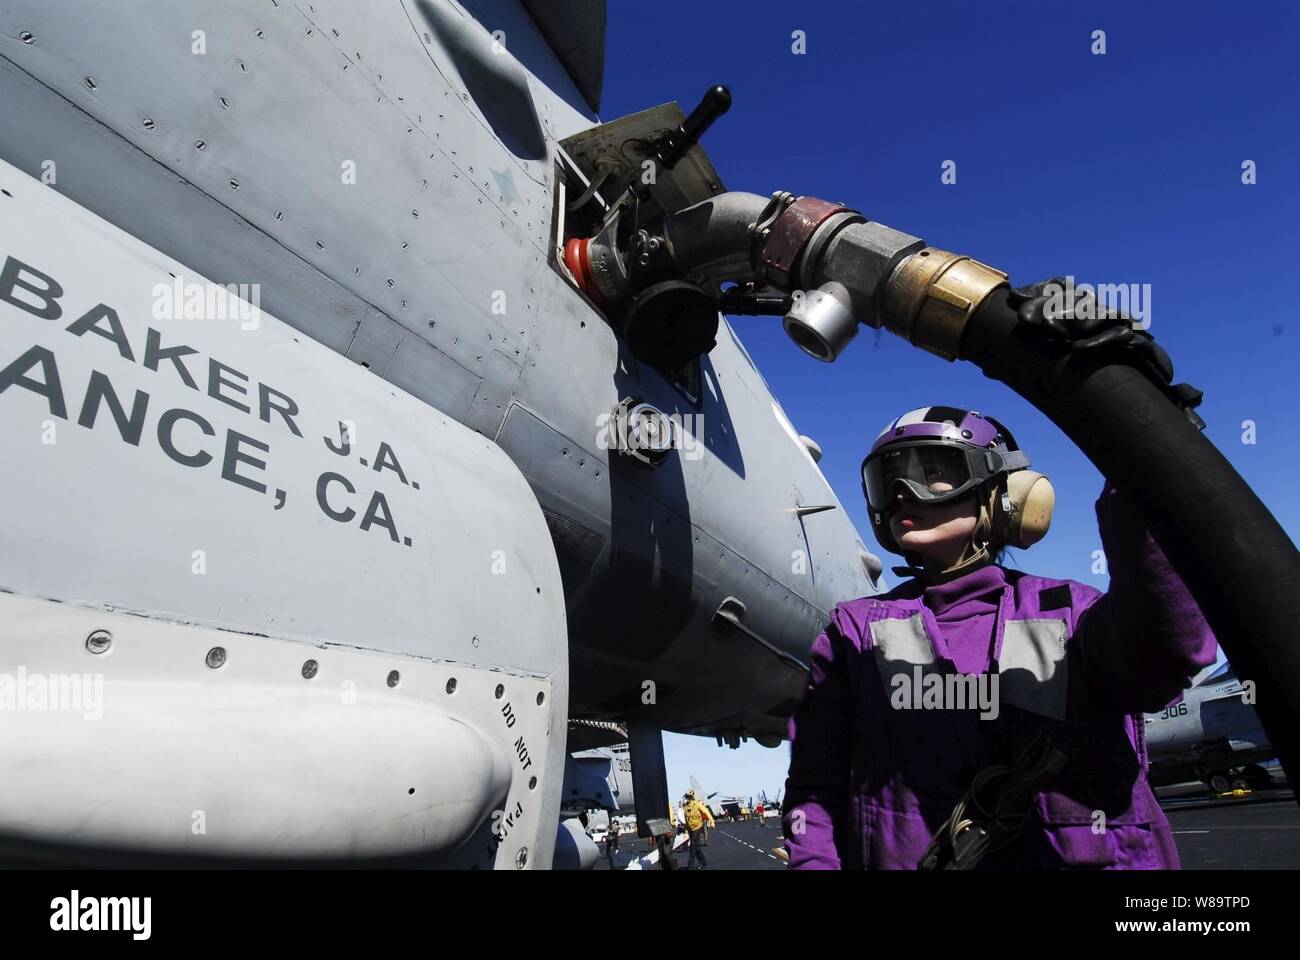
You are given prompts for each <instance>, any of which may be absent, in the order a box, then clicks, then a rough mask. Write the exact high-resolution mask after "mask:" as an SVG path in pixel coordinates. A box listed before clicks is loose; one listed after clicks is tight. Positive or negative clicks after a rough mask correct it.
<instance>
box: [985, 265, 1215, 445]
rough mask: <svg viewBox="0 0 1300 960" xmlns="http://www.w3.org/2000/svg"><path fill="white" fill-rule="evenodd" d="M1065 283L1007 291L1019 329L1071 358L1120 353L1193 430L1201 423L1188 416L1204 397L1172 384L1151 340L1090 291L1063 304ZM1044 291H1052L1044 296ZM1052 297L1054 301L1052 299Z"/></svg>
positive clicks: (1170, 369)
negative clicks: (1060, 346)
mask: <svg viewBox="0 0 1300 960" xmlns="http://www.w3.org/2000/svg"><path fill="white" fill-rule="evenodd" d="M1065 286H1066V282H1065V278H1064V277H1053V278H1052V279H1050V280H1040V281H1039V282H1038V283H1031V284H1029V285H1028V286H1024V287H1012V288H1011V289H1010V291H1009V293H1008V295H1007V302H1008V303H1009V304H1010V305H1011V306H1012V307H1013V308H1015V311H1016V315H1017V316H1018V317H1019V318H1020V320H1021V322H1022V323H1025V324H1027V325H1029V326H1031V327H1035V328H1037V329H1038V330H1040V331H1041V332H1042V334H1043V336H1044V337H1046V338H1047V339H1049V340H1056V341H1060V342H1062V343H1064V344H1065V345H1066V346H1068V347H1069V349H1070V350H1071V351H1072V352H1082V351H1099V350H1104V349H1107V348H1111V349H1117V350H1122V351H1123V352H1124V353H1125V354H1126V355H1127V357H1126V359H1129V360H1131V361H1133V362H1134V365H1135V366H1137V367H1139V368H1140V369H1142V370H1143V371H1144V372H1146V374H1147V375H1148V376H1149V377H1151V379H1152V380H1153V381H1154V382H1155V384H1156V386H1158V387H1160V389H1161V390H1163V391H1164V392H1165V393H1166V394H1167V395H1168V396H1169V398H1170V399H1171V400H1173V401H1174V403H1176V404H1178V405H1179V406H1180V407H1182V408H1183V409H1184V410H1186V411H1187V413H1188V417H1189V418H1190V419H1191V420H1192V422H1193V423H1195V424H1196V425H1197V426H1198V427H1202V426H1204V423H1203V422H1202V421H1201V419H1200V418H1199V417H1198V416H1196V415H1195V414H1194V413H1192V412H1191V408H1192V407H1195V406H1197V405H1198V404H1199V403H1200V402H1201V399H1202V397H1203V394H1202V393H1201V391H1200V390H1197V389H1196V388H1195V387H1193V386H1192V385H1191V384H1188V383H1180V384H1174V383H1173V379H1174V364H1173V361H1172V360H1170V359H1169V354H1168V353H1166V352H1165V350H1164V348H1163V347H1161V346H1160V344H1158V343H1156V341H1155V338H1154V337H1152V336H1151V334H1149V333H1147V332H1146V331H1145V330H1135V329H1134V328H1133V319H1132V317H1129V316H1127V315H1125V314H1123V313H1121V312H1120V311H1118V310H1116V309H1115V308H1114V307H1107V306H1103V305H1101V304H1099V303H1098V302H1097V299H1096V297H1095V296H1094V294H1093V292H1092V291H1091V290H1086V291H1085V292H1084V293H1082V294H1080V293H1078V292H1077V291H1076V292H1075V294H1074V297H1073V303H1070V302H1065V300H1064V298H1063V297H1061V296H1060V292H1063V291H1064V290H1065ZM1048 287H1056V288H1057V290H1056V291H1052V293H1049V292H1047V288H1048ZM1053 293H1055V294H1056V296H1055V297H1054V296H1053Z"/></svg>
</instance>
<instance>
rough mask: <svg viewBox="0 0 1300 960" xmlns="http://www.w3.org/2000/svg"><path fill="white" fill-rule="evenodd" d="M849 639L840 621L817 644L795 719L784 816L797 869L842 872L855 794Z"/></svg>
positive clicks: (822, 635)
mask: <svg viewBox="0 0 1300 960" xmlns="http://www.w3.org/2000/svg"><path fill="white" fill-rule="evenodd" d="M846 646H847V644H846V643H845V640H844V637H843V635H842V634H841V633H840V630H839V628H838V627H837V626H836V625H835V623H834V621H832V622H831V623H830V625H828V626H827V628H826V631H825V632H824V633H822V634H821V636H819V637H818V638H817V641H816V642H815V643H814V644H813V648H812V659H811V664H810V668H811V675H810V677H809V683H808V692H807V695H806V696H805V697H804V701H803V704H802V705H801V706H800V708H799V710H798V712H796V713H795V715H794V717H792V718H791V720H790V773H789V776H788V777H787V778H786V783H785V796H786V802H785V809H784V812H783V814H782V817H781V822H782V826H783V827H784V831H785V837H786V850H787V851H788V852H789V854H790V868H791V869H792V870H838V869H840V867H841V862H840V853H839V849H838V848H837V846H836V838H837V837H838V836H842V835H843V832H844V827H845V824H844V815H845V810H846V804H847V802H848V793H849V750H850V748H851V743H852V736H853V709H852V707H853V702H852V696H851V694H850V691H849V683H848V676H847V669H846V664H845V648H846Z"/></svg>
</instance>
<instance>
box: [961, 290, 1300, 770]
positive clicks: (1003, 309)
mask: <svg viewBox="0 0 1300 960" xmlns="http://www.w3.org/2000/svg"><path fill="white" fill-rule="evenodd" d="M961 357H962V359H965V360H969V361H971V362H972V363H974V364H975V365H976V366H978V367H979V368H980V369H982V370H983V371H984V373H985V374H986V375H987V376H989V377H991V378H993V379H995V380H1000V381H1001V382H1002V383H1005V384H1006V385H1007V386H1009V387H1011V388H1012V389H1013V390H1015V391H1016V392H1017V393H1018V394H1020V395H1021V396H1022V397H1024V398H1025V399H1026V400H1028V401H1029V402H1030V403H1032V404H1033V405H1034V406H1035V407H1037V408H1038V409H1039V410H1041V411H1042V412H1043V413H1044V414H1046V415H1047V416H1048V417H1049V418H1051V420H1052V421H1053V422H1054V423H1056V425H1057V426H1059V427H1060V428H1061V429H1062V430H1063V431H1065V433H1066V435H1067V436H1069V437H1070V439H1071V440H1073V441H1074V442H1075V443H1076V444H1077V445H1078V447H1079V449H1080V450H1082V451H1083V452H1084V454H1085V455H1087V457H1088V459H1089V460H1091V461H1092V462H1093V463H1094V464H1095V465H1096V466H1097V468H1098V469H1099V470H1101V472H1102V473H1103V474H1105V476H1106V477H1108V478H1109V479H1110V480H1112V481H1114V482H1115V483H1116V484H1119V485H1122V486H1125V487H1127V488H1128V489H1129V490H1130V491H1131V492H1132V494H1133V497H1134V499H1135V501H1136V502H1137V504H1138V507H1139V509H1140V510H1141V511H1142V513H1143V515H1144V516H1145V518H1146V520H1147V522H1148V524H1149V525H1150V529H1151V532H1152V535H1153V536H1154V537H1155V539H1156V542H1157V543H1159V544H1160V546H1161V548H1162V549H1163V550H1164V552H1165V554H1166V555H1167V556H1168V557H1169V560H1170V562H1171V563H1172V564H1173V565H1174V568H1175V569H1176V570H1177V571H1178V573H1179V575H1180V576H1181V577H1182V578H1183V580H1184V582H1185V583H1186V584H1187V586H1188V589H1189V590H1190V591H1191V593H1192V596H1193V597H1195V599H1196V602H1197V604H1198V605H1199V606H1200V608H1201V611H1202V612H1203V613H1204V614H1205V618H1206V620H1208V621H1209V623H1210V626H1211V628H1212V629H1213V630H1214V633H1215V636H1216V637H1217V638H1218V640H1219V643H1220V645H1221V646H1222V647H1223V649H1224V652H1225V653H1226V654H1227V655H1228V659H1229V660H1230V661H1231V662H1232V664H1233V665H1234V666H1235V667H1236V668H1237V675H1238V676H1239V677H1241V678H1242V679H1243V680H1252V681H1254V684H1255V691H1256V699H1255V708H1256V710H1257V711H1258V713H1259V717H1260V721H1261V722H1262V724H1263V726H1264V729H1265V731H1266V732H1267V733H1268V736H1269V739H1270V741H1271V742H1272V744H1273V747H1274V748H1275V749H1276V750H1277V753H1278V757H1279V759H1280V760H1281V761H1282V766H1283V767H1284V769H1285V770H1286V772H1287V776H1288V778H1289V779H1290V780H1291V782H1292V783H1295V782H1296V778H1295V777H1296V775H1300V552H1297V550H1296V547H1295V545H1294V544H1293V543H1292V542H1291V540H1290V538H1289V537H1288V536H1287V535H1286V532H1285V531H1284V530H1283V529H1282V527H1281V525H1280V524H1279V523H1278V522H1277V520H1276V519H1275V518H1274V517H1273V515H1272V514H1271V513H1270V512H1269V510H1268V508H1267V507H1265V506H1264V504H1263V503H1262V502H1261V501H1260V499H1259V497H1257V496H1256V495H1255V492H1254V491H1253V490H1251V488H1250V487H1249V486H1248V485H1247V484H1246V482H1245V481H1244V480H1243V479H1242V478H1241V476H1240V475H1239V474H1238V473H1237V472H1236V470H1234V469H1233V467H1232V465H1231V464H1230V463H1228V461H1227V459H1225V458H1224V456H1223V454H1222V453H1220V452H1219V451H1218V450H1217V449H1216V448H1215V447H1214V445H1213V444H1212V443H1210V441H1209V439H1208V438H1207V437H1206V436H1205V435H1204V434H1203V433H1201V432H1200V431H1199V430H1198V429H1197V428H1196V427H1195V426H1193V425H1192V423H1191V422H1190V421H1189V420H1188V419H1187V416H1186V414H1185V413H1184V412H1183V411H1182V410H1180V409H1179V408H1178V407H1177V406H1175V405H1174V404H1173V403H1172V402H1171V401H1170V400H1169V399H1168V398H1167V397H1166V396H1165V395H1164V393H1162V392H1161V391H1160V390H1159V389H1158V388H1157V387H1156V385H1155V384H1154V383H1152V382H1151V381H1150V380H1149V379H1148V378H1147V377H1146V376H1145V375H1144V374H1143V373H1142V372H1140V371H1139V370H1138V369H1136V368H1134V367H1130V366H1128V365H1126V364H1124V363H1122V362H1117V361H1116V360H1115V358H1114V357H1113V356H1111V357H1109V358H1106V357H1090V356H1089V355H1088V354H1087V353H1086V352H1082V353H1075V354H1071V353H1069V352H1068V351H1067V350H1066V349H1065V348H1063V347H1060V346H1053V345H1049V344H1047V343H1044V342H1043V341H1042V338H1041V337H1039V336H1037V335H1036V333H1035V331H1032V330H1030V329H1028V328H1027V327H1026V326H1025V325H1024V324H1022V323H1021V322H1020V320H1019V318H1018V317H1017V316H1016V313H1015V310H1014V309H1012V307H1011V306H1010V305H1009V304H1008V302H1007V291H1006V289H1005V288H1002V289H999V290H995V291H994V292H993V293H992V294H990V295H989V297H988V298H987V299H986V300H985V301H984V303H983V304H982V305H981V306H980V308H979V309H978V310H977V311H976V313H975V314H974V315H973V316H972V317H971V319H970V321H969V323H968V324H967V327H966V330H965V333H964V334H963V339H962V350H961Z"/></svg>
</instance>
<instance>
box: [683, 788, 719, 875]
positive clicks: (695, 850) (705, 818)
mask: <svg viewBox="0 0 1300 960" xmlns="http://www.w3.org/2000/svg"><path fill="white" fill-rule="evenodd" d="M685 815H686V833H687V835H688V838H689V843H690V845H691V854H690V857H688V858H687V860H686V869H687V870H695V869H697V868H696V866H695V863H696V861H697V860H698V861H699V864H700V865H699V868H698V869H700V870H703V869H704V868H705V867H707V866H708V862H707V861H706V860H705V859H704V828H705V824H707V825H708V826H710V827H712V826H715V824H714V822H713V814H712V813H710V812H709V808H708V807H706V806H705V805H704V804H702V803H700V801H699V800H697V799H695V791H694V790H687V791H686V810H685Z"/></svg>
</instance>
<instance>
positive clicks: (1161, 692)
mask: <svg viewBox="0 0 1300 960" xmlns="http://www.w3.org/2000/svg"><path fill="white" fill-rule="evenodd" d="M1097 525H1098V529H1099V530H1100V532H1101V542H1102V546H1103V547H1104V548H1105V551H1106V560H1107V563H1108V565H1109V567H1110V589H1109V590H1108V591H1106V593H1105V594H1104V595H1102V596H1100V597H1097V598H1096V599H1095V602H1093V603H1091V605H1089V606H1087V608H1086V609H1085V610H1084V611H1083V613H1082V614H1080V616H1079V618H1078V623H1077V625H1076V627H1075V634H1074V639H1073V641H1072V646H1074V648H1075V650H1076V652H1077V656H1078V657H1079V661H1078V662H1079V663H1080V666H1081V667H1082V669H1083V673H1084V678H1085V682H1086V683H1087V685H1088V688H1089V692H1090V693H1091V694H1092V695H1093V696H1094V697H1096V698H1097V699H1098V700H1099V701H1101V702H1107V703H1110V704H1112V705H1113V706H1114V707H1115V708H1117V709H1119V710H1121V711H1122V712H1125V713H1141V712H1151V711H1154V710H1159V709H1161V708H1162V707H1164V706H1165V705H1167V704H1168V703H1169V702H1170V701H1172V700H1174V699H1176V698H1177V697H1178V696H1179V695H1180V694H1181V693H1182V691H1183V689H1184V688H1185V686H1186V685H1187V682H1188V681H1189V680H1190V679H1191V677H1193V676H1194V675H1195V674H1196V673H1198V672H1199V671H1200V670H1201V669H1202V668H1203V667H1207V666H1209V665H1210V664H1211V663H1213V662H1214V659H1215V653H1216V651H1215V640H1214V634H1213V633H1211V632H1210V627H1209V624H1207V623H1206V622H1205V617H1204V616H1203V615H1202V614H1201V610H1200V607H1198V606H1197V605H1196V601H1195V600H1193V599H1192V596H1191V594H1190V593H1188V591H1187V587H1186V586H1185V585H1184V584H1183V581H1182V579H1181V578H1180V577H1179V576H1178V574H1177V573H1176V572H1175V571H1174V569H1173V567H1172V566H1171V565H1170V563H1169V560H1168V559H1167V558H1166V557H1165V554H1164V551H1162V550H1161V549H1160V547H1159V545H1158V544H1156V542H1155V541H1154V540H1153V539H1152V538H1151V535H1150V534H1149V533H1148V532H1147V528H1146V524H1145V522H1144V521H1143V520H1142V517H1141V515H1140V514H1139V513H1138V511H1137V508H1136V507H1135V505H1134V504H1133V502H1132V500H1131V498H1130V497H1129V496H1128V495H1127V494H1125V493H1123V492H1122V491H1119V490H1116V489H1115V488H1114V487H1112V486H1111V485H1110V484H1107V486H1106V489H1105V490H1103V492H1102V495H1101V497H1100V498H1099V499H1098V500H1097ZM1075 589H1076V593H1077V592H1078V588H1077V587H1076V588H1075ZM1085 602H1086V600H1085Z"/></svg>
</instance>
